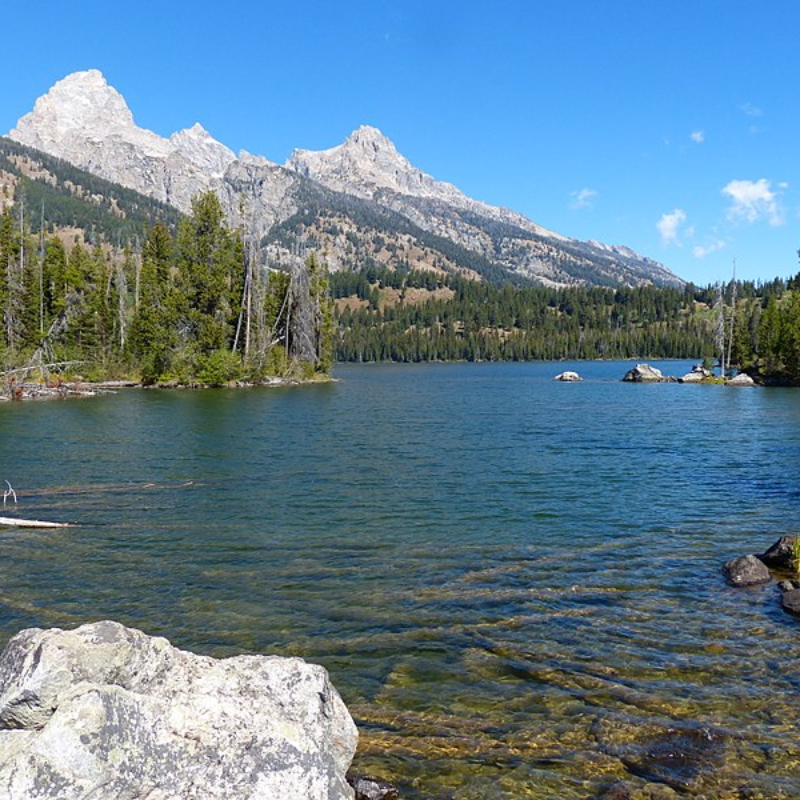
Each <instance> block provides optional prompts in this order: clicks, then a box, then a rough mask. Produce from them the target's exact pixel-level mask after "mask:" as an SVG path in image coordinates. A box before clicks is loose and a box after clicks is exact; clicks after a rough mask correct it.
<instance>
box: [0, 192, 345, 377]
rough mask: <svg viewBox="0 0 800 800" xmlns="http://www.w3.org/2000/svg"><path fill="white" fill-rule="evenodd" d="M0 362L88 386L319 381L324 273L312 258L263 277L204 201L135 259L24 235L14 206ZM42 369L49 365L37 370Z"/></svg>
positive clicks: (3, 257) (324, 357)
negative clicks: (65, 372) (117, 380)
mask: <svg viewBox="0 0 800 800" xmlns="http://www.w3.org/2000/svg"><path fill="white" fill-rule="evenodd" d="M0 309H1V310H2V320H3V327H2V333H1V334H0V357H2V362H3V364H4V368H5V371H6V372H10V371H12V370H17V371H19V370H20V368H21V367H24V366H26V365H27V366H29V367H30V368H31V369H33V368H34V367H35V368H37V369H38V370H39V371H40V372H41V371H42V370H43V369H45V367H46V369H47V371H56V372H57V371H58V370H60V369H63V368H64V366H65V365H69V367H70V369H71V370H72V371H73V372H75V371H79V372H80V374H82V375H83V376H84V377H86V378H87V379H107V378H112V377H134V378H135V379H139V380H141V381H142V382H144V383H145V384H153V383H165V382H172V383H177V384H192V383H203V384H209V385H219V384H224V383H229V382H232V381H236V380H248V381H257V380H260V379H263V378H265V377H267V376H270V375H282V376H286V375H291V376H298V377H304V378H308V377H312V376H313V375H314V374H316V373H327V372H328V371H329V370H330V367H331V363H332V358H333V352H332V333H333V327H332V310H331V302H330V298H329V293H328V283H327V271H326V268H325V265H324V263H322V262H320V261H319V260H318V259H317V257H316V255H315V254H313V253H312V254H311V255H310V256H309V258H308V259H307V260H306V261H305V262H303V261H302V260H300V259H298V260H297V262H296V263H295V264H294V265H293V266H292V268H291V270H289V271H277V270H270V269H267V268H266V267H265V266H264V265H262V264H261V262H260V259H259V248H258V243H257V242H255V241H253V240H252V238H251V237H248V236H247V235H246V232H243V231H238V230H232V229H230V228H229V227H228V226H227V224H226V221H225V214H224V212H223V210H222V207H221V205H220V202H219V200H218V198H217V197H216V195H215V194H213V192H208V193H205V194H201V195H198V196H197V197H196V198H195V199H194V201H193V203H192V213H191V214H190V215H188V216H186V217H183V218H181V219H180V221H179V222H178V223H177V226H176V227H175V229H174V230H170V228H169V227H168V226H167V224H165V223H164V222H156V223H155V224H154V225H153V226H152V227H151V228H150V229H149V230H148V231H147V233H146V236H145V240H144V242H143V244H142V246H141V249H140V252H137V251H135V250H134V249H133V248H132V247H130V246H128V247H126V248H125V249H122V250H120V249H118V248H112V247H110V246H108V245H105V246H104V245H102V244H100V243H99V242H98V243H95V244H94V245H87V244H86V243H85V241H83V239H82V238H80V237H76V238H75V240H74V241H73V242H72V244H71V246H67V245H65V243H64V241H63V240H62V238H60V237H59V236H56V235H46V233H45V231H44V229H40V230H39V231H38V232H36V231H35V225H34V226H32V225H31V220H30V215H27V216H26V210H25V205H24V204H23V203H19V202H18V203H17V204H15V205H14V206H12V207H10V208H9V209H7V210H6V211H5V212H4V213H3V214H2V216H0ZM48 365H49V366H48Z"/></svg>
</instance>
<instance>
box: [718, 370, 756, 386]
mask: <svg viewBox="0 0 800 800" xmlns="http://www.w3.org/2000/svg"><path fill="white" fill-rule="evenodd" d="M725 385H726V386H755V385H756V382H755V381H754V380H753V379H752V378H751V377H750V376H749V375H748V374H747V373H745V372H740V373H739V374H738V375H736V376H735V377H733V378H730V379H729V380H727V381H725Z"/></svg>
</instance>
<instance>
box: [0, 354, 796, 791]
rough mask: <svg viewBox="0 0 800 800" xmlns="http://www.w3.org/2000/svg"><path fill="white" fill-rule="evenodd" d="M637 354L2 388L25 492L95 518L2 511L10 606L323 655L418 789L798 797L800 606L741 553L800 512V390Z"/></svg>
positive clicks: (21, 622) (11, 629)
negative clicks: (236, 382) (626, 358)
mask: <svg viewBox="0 0 800 800" xmlns="http://www.w3.org/2000/svg"><path fill="white" fill-rule="evenodd" d="M655 363H656V365H657V366H660V367H661V368H662V369H663V370H664V372H665V373H667V374H676V375H680V374H683V373H684V372H686V371H687V370H688V368H689V366H690V365H687V364H686V363H685V362H684V363H670V362H660V363H659V362H655ZM629 366H631V364H628V363H621V362H616V363H613V362H599V363H581V364H569V363H559V364H547V363H533V364H443V365H419V366H417V365H386V366H382V365H365V366H341V367H338V368H337V370H336V376H337V377H338V378H339V379H340V380H339V381H338V382H336V383H332V384H327V385H312V386H305V387H296V388H280V389H276V388H263V389H243V390H205V391H168V390H164V391H142V390H126V391H120V392H119V393H117V394H113V395H107V396H102V397H97V398H89V399H81V400H69V401H47V402H30V403H6V404H2V405H0V481H2V480H5V479H7V480H9V481H10V482H11V483H12V485H13V486H14V488H15V489H16V490H17V492H18V494H19V505H18V506H17V508H16V509H15V511H14V513H17V514H18V515H19V516H25V517H35V518H39V519H53V520H61V521H69V522H74V523H76V527H73V528H70V529H66V530H48V531H23V530H12V529H5V530H3V529H0V547H1V548H2V558H0V635H2V638H3V640H4V641H5V640H6V639H7V638H8V637H9V636H11V635H13V634H14V633H15V632H17V631H18V630H19V629H21V628H24V627H30V626H42V627H49V626H59V627H73V626H76V625H79V624H82V623H84V622H87V621H91V620H96V619H102V618H113V619H116V620H119V621H120V622H123V623H125V624H127V625H133V626H135V627H138V628H141V629H142V630H144V631H146V632H147V633H151V634H159V635H163V636H167V637H168V638H169V639H170V640H171V641H172V642H173V644H175V645H177V646H180V647H183V648H187V649H191V650H194V651H197V652H203V653H209V654H213V655H217V656H225V655H232V654H238V653H243V652H259V653H261V652H264V653H279V654H284V655H300V656H303V657H305V658H307V659H309V660H311V661H315V662H318V663H321V664H323V665H324V666H326V667H327V669H328V670H329V671H330V673H331V676H332V679H333V682H334V684H335V685H336V687H337V688H338V689H339V691H340V693H341V694H342V696H343V698H344V700H345V702H346V703H347V705H348V707H349V708H350V710H351V713H352V714H353V716H354V718H355V719H356V721H357V723H358V725H359V729H360V732H361V741H360V746H359V753H358V755H357V757H356V761H355V763H354V767H355V768H356V769H357V770H358V771H359V772H362V773H372V774H377V775H379V776H382V777H384V778H386V779H388V780H392V781H394V782H396V783H397V784H398V785H399V786H400V787H401V790H402V794H401V796H402V797H403V798H434V800H435V799H437V798H481V799H483V798H505V797H508V798H524V797H532V798H592V797H602V796H603V794H604V793H605V792H607V791H608V790H609V789H610V787H612V786H614V785H615V784H616V783H617V782H618V781H628V782H629V784H630V786H631V787H633V788H637V787H638V788H640V789H641V788H642V787H646V786H647V785H648V784H657V785H659V786H661V787H665V789H667V788H668V789H672V790H674V791H677V792H678V793H679V794H687V795H689V796H692V797H709V798H739V797H748V798H758V797H763V798H778V797H797V796H800V738H799V737H798V735H797V707H798V701H799V700H800V621H798V620H796V619H794V618H792V617H790V616H788V615H787V614H785V613H784V612H783V611H782V610H781V609H780V603H779V597H778V591H777V589H776V587H775V585H774V584H772V585H770V586H766V587H761V588H755V589H733V588H731V587H728V586H727V585H726V584H725V582H724V580H723V578H722V575H721V572H720V568H721V565H722V563H723V562H724V561H725V560H727V559H728V558H730V557H732V556H735V555H740V554H743V553H751V552H762V551H763V550H765V549H766V548H767V547H768V546H769V545H771V544H772V543H773V542H774V541H775V540H776V539H777V538H778V537H779V536H780V535H785V534H795V533H800V525H798V522H797V510H798V505H799V504H800V392H799V391H797V390H791V389H729V388H725V387H721V386H693V385H678V384H659V385H633V384H624V383H622V382H620V380H619V379H620V378H621V377H622V375H623V374H624V373H625V371H626V370H627V369H628V367H629ZM564 369H577V370H578V371H579V372H580V373H581V374H582V375H583V376H584V377H585V378H586V380H585V381H584V382H582V383H576V384H567V383H557V382H554V381H553V380H552V378H553V376H554V375H555V374H557V373H558V372H561V371H562V370H564ZM643 790H644V789H643ZM642 796H644V795H642ZM647 796H648V797H649V796H650V795H647ZM653 796H656V795H653ZM658 796H661V795H658ZM664 796H667V795H664Z"/></svg>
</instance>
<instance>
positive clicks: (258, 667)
mask: <svg viewBox="0 0 800 800" xmlns="http://www.w3.org/2000/svg"><path fill="white" fill-rule="evenodd" d="M357 736H358V734H357V732H356V728H355V725H354V724H353V721H352V719H351V717H350V715H349V713H348V711H347V709H346V708H345V706H344V703H343V702H342V700H341V699H340V697H339V695H338V693H337V692H336V690H335V689H334V687H333V686H332V685H331V683H330V680H329V678H328V675H327V673H326V671H325V670H324V669H323V668H322V667H319V666H315V665H311V664H307V663H306V662H304V661H302V660H301V659H297V658H279V657H277V656H237V657H235V658H228V659H222V660H217V659H214V658H209V657H206V656H198V655H194V654H192V653H187V652H184V651H182V650H178V649H177V648H175V647H172V645H170V643H169V642H168V641H167V640H166V639H162V638H154V637H149V636H146V635H145V634H144V633H142V632H140V631H137V630H133V629H130V628H126V627H124V626H122V625H120V624H118V623H116V622H109V621H106V622H97V623H93V624H91V625H84V626H82V627H80V628H77V629H76V630H74V631H62V630H59V629H57V628H56V629H51V630H41V629H38V628H32V629H28V630H24V631H22V632H21V633H19V634H17V635H16V636H15V637H14V638H13V639H11V641H10V642H9V643H8V645H7V647H6V649H5V651H4V652H3V654H2V656H0V797H9V798H11V797H19V798H59V800H72V798H76V800H77V798H88V797H91V798H93V800H102V799H104V798H108V800H111V799H112V798H130V800H133V798H145V797H146V798H147V799H148V800H168V799H169V800H176V798H189V797H191V798H196V800H205V799H206V798H208V799H210V798H226V799H227V798H234V797H235V798H237V800H239V799H240V798H253V799H255V798H259V800H268V799H270V798H275V800H278V799H279V798H280V800H283V799H284V798H288V797H297V798H308V799H309V800H333V799H334V798H336V799H338V798H348V799H349V798H352V797H353V794H354V793H353V789H352V788H351V787H350V786H349V785H348V784H347V783H346V780H345V774H346V771H347V768H348V766H349V764H350V761H351V759H352V756H353V753H354V751H355V746H356V740H357Z"/></svg>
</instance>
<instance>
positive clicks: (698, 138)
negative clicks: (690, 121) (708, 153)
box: [689, 131, 706, 144]
mask: <svg viewBox="0 0 800 800" xmlns="http://www.w3.org/2000/svg"><path fill="white" fill-rule="evenodd" d="M689 138H690V139H691V140H692V141H693V142H695V143H696V144H703V142H704V141H705V140H706V132H705V131H692V132H691V133H690V134H689Z"/></svg>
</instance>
